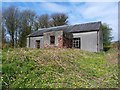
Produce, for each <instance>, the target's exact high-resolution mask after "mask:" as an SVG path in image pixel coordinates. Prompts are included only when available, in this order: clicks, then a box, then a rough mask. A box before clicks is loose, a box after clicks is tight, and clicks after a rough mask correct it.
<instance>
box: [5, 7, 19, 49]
mask: <svg viewBox="0 0 120 90" xmlns="http://www.w3.org/2000/svg"><path fill="white" fill-rule="evenodd" d="M19 14H20V13H19V9H18V8H17V7H14V6H10V7H8V8H7V9H6V10H5V11H4V12H3V21H4V22H5V27H6V28H7V31H8V33H9V34H10V36H11V44H12V47H14V45H15V41H16V40H15V38H17V36H16V35H17V34H16V33H17V29H18V25H19V23H18V21H19ZM16 42H17V41H16Z"/></svg>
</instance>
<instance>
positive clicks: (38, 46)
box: [36, 40, 40, 48]
mask: <svg viewBox="0 0 120 90" xmlns="http://www.w3.org/2000/svg"><path fill="white" fill-rule="evenodd" d="M36 48H40V40H36Z"/></svg>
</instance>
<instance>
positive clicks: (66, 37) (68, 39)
mask: <svg viewBox="0 0 120 90" xmlns="http://www.w3.org/2000/svg"><path fill="white" fill-rule="evenodd" d="M72 41H73V35H72V33H64V34H63V46H64V47H65V48H72V43H73V42H72Z"/></svg>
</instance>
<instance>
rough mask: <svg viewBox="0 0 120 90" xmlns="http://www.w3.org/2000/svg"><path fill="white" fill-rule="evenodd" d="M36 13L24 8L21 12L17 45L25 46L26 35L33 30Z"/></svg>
mask: <svg viewBox="0 0 120 90" xmlns="http://www.w3.org/2000/svg"><path fill="white" fill-rule="evenodd" d="M35 17H36V14H35V12H33V11H31V10H24V11H22V12H21V16H20V27H21V28H20V31H19V46H20V47H25V46H26V38H27V36H28V35H29V34H30V33H32V32H33V30H34V22H35Z"/></svg>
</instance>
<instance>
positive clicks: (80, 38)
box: [27, 22, 103, 52]
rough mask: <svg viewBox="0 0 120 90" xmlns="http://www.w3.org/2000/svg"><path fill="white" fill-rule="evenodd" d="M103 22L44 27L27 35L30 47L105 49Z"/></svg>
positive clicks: (96, 50)
mask: <svg viewBox="0 0 120 90" xmlns="http://www.w3.org/2000/svg"><path fill="white" fill-rule="evenodd" d="M100 27H101V22H91V23H83V24H77V25H63V26H57V27H50V28H43V29H39V30H38V31H35V32H33V33H32V34H30V35H28V37H27V47H30V48H53V47H57V48H78V49H82V50H87V51H91V52H99V51H101V50H102V49H103V37H102V36H103V35H102V30H101V28H100Z"/></svg>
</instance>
